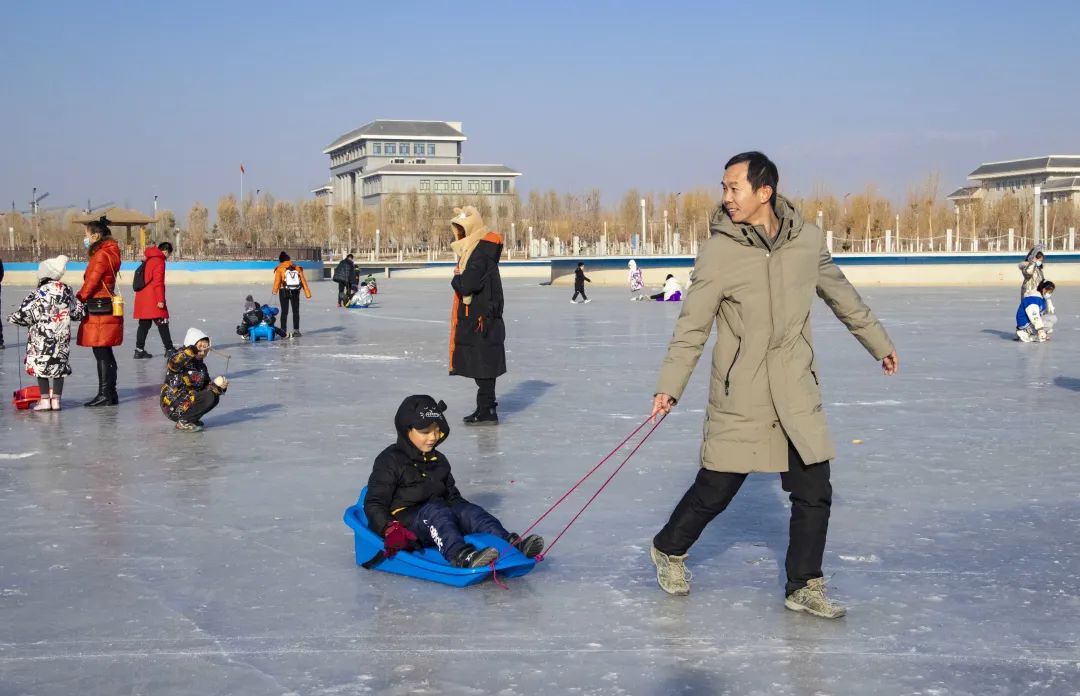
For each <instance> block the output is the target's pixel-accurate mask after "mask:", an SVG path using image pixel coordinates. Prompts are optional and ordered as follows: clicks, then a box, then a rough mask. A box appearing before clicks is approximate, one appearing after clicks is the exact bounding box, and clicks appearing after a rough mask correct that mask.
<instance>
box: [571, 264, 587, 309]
mask: <svg viewBox="0 0 1080 696" xmlns="http://www.w3.org/2000/svg"><path fill="white" fill-rule="evenodd" d="M591 282H592V281H591V280H589V276H587V275H585V264H584V263H581V262H580V261H579V262H578V265H577V268H575V269H574V296H573V297H571V298H570V303H571V304H577V296H578V295H581V299H582V300H584V302H583V304H589V302H591V301H592V300H590V299H589V298H588V297H586V296H585V283H591Z"/></svg>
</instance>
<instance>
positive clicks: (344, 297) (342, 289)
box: [297, 280, 351, 307]
mask: <svg viewBox="0 0 1080 696" xmlns="http://www.w3.org/2000/svg"><path fill="white" fill-rule="evenodd" d="M336 282H337V301H338V304H339V305H341V306H342V307H344V306H345V305H346V304H347V303H348V301H349V300H350V299H351V296H350V295H349V284H348V283H346V282H344V281H341V280H339V281H336ZM299 299H300V298H299V297H298V298H297V301H299Z"/></svg>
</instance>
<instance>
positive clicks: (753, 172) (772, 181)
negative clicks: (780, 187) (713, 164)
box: [724, 150, 780, 203]
mask: <svg viewBox="0 0 1080 696" xmlns="http://www.w3.org/2000/svg"><path fill="white" fill-rule="evenodd" d="M743 162H746V163H747V169H746V179H747V180H748V181H749V182H750V185H751V186H752V187H753V188H754V190H755V191H757V190H758V189H759V188H761V187H762V186H769V187H772V191H773V192H772V196H771V197H770V198H769V202H770V203H772V202H773V201H774V200H776V186H777V184H779V183H780V172H779V171H777V169H776V165H775V164H773V161H772V160H771V159H769V158H768V157H766V156H765V155H764V154H762V153H760V152H758V151H757V150H751V151H750V152H740V153H739V154H737V155H735V156H734V157H732V158H731V159H729V160H728V161H727V164H725V165H724V169H727V168H728V167H733V166H735V165H736V164H742V163H743Z"/></svg>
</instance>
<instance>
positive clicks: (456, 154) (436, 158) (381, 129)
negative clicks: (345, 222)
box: [313, 120, 521, 211]
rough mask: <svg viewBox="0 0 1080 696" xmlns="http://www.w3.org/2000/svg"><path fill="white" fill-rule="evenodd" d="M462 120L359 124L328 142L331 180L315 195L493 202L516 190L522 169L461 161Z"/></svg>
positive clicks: (354, 203)
mask: <svg viewBox="0 0 1080 696" xmlns="http://www.w3.org/2000/svg"><path fill="white" fill-rule="evenodd" d="M465 140H466V137H465V134H464V133H463V132H462V128H461V122H460V121H384V120H376V121H372V122H371V123H368V124H367V125H364V126H361V127H360V128H357V129H356V130H354V131H350V132H348V133H346V134H345V135H342V136H341V137H340V138H338V139H337V140H335V141H334V142H332V143H331V144H330V145H328V146H327V147H326V148H325V149H324V150H323V154H325V155H328V156H329V157H330V182H329V184H327V185H326V186H323V187H321V188H318V189H315V190H314V191H313V193H315V195H316V197H317V198H324V197H326V196H330V197H332V202H333V204H334V205H343V206H347V207H350V208H352V209H354V210H357V211H359V210H360V209H362V208H377V207H378V206H380V205H381V204H382V203H383V202H384V201H385V199H386V198H387V197H388V196H393V195H398V194H408V193H411V192H413V191H416V192H417V193H419V194H421V195H443V196H451V195H454V194H458V195H461V196H485V197H488V198H489V199H490V200H489V203H491V204H492V206H493V207H494V206H497V205H498V204H499V202H500V198H505V197H509V196H511V195H513V193H514V180H515V179H516V178H517V177H519V176H521V172H517V171H514V170H513V169H511V168H510V167H507V166H505V165H502V164H462V161H461V149H462V144H463V143H464V142H465Z"/></svg>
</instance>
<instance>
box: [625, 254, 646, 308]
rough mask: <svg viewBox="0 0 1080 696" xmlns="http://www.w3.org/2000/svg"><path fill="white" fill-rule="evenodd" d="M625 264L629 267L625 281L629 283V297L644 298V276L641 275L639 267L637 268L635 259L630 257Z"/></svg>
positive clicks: (632, 298) (633, 298)
mask: <svg viewBox="0 0 1080 696" xmlns="http://www.w3.org/2000/svg"><path fill="white" fill-rule="evenodd" d="M626 266H627V268H628V269H629V271H628V272H627V282H629V283H630V299H631V300H644V299H646V296H645V295H644V294H643V291H644V290H645V277H644V275H642V273H641V269H640V268H638V265H637V261H635V260H633V259H630V260H629V261H628V262H627V264H626Z"/></svg>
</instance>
